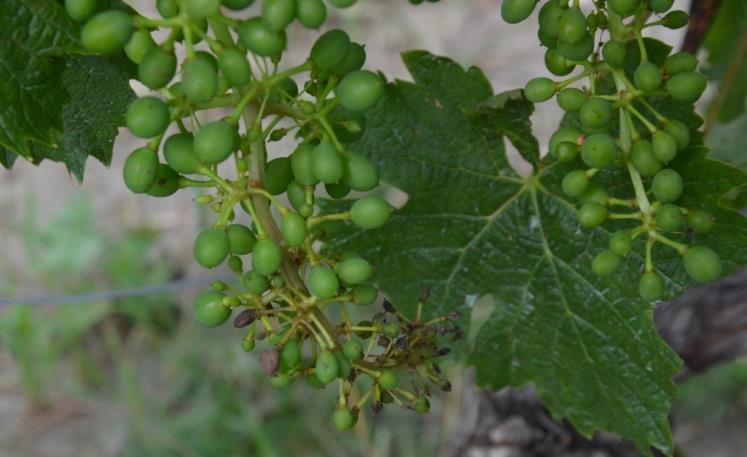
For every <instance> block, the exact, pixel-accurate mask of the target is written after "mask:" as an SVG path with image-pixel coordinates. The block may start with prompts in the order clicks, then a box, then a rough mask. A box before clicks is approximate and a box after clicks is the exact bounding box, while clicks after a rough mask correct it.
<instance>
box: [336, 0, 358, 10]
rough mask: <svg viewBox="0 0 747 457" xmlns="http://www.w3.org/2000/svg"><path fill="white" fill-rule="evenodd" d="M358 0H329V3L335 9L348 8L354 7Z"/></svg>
mask: <svg viewBox="0 0 747 457" xmlns="http://www.w3.org/2000/svg"><path fill="white" fill-rule="evenodd" d="M357 1H358V0H329V3H330V4H331V5H332V6H334V7H335V8H348V7H350V6H353V5H355V2H357Z"/></svg>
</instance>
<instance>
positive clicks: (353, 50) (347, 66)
mask: <svg viewBox="0 0 747 457" xmlns="http://www.w3.org/2000/svg"><path fill="white" fill-rule="evenodd" d="M365 62H366V49H365V48H364V47H363V46H362V45H360V44H358V43H354V42H351V43H350V48H348V53H347V54H346V55H345V58H344V59H343V61H342V62H341V63H340V64H339V65H337V66H336V67H335V68H333V69H332V73H333V74H335V75H336V76H338V77H340V78H341V77H344V76H345V75H347V74H348V73H352V72H354V71H357V70H360V69H361V68H362V67H363V64H364V63H365Z"/></svg>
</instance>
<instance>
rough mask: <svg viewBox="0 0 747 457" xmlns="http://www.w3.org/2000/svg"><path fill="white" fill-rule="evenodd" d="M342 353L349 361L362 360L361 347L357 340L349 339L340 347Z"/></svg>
mask: <svg viewBox="0 0 747 457" xmlns="http://www.w3.org/2000/svg"><path fill="white" fill-rule="evenodd" d="M342 352H343V354H345V357H347V358H348V359H349V360H360V359H361V358H363V345H362V344H361V342H360V341H359V340H357V339H349V340H347V341H345V343H344V344H343V345H342Z"/></svg>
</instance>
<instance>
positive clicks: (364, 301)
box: [351, 284, 379, 306]
mask: <svg viewBox="0 0 747 457" xmlns="http://www.w3.org/2000/svg"><path fill="white" fill-rule="evenodd" d="M378 295H379V292H378V291H377V290H376V288H375V287H374V286H372V285H370V284H360V285H358V286H355V287H354V288H353V298H352V300H351V301H352V302H353V303H355V304H356V305H360V306H368V305H370V304H371V303H373V302H374V301H376V297H378Z"/></svg>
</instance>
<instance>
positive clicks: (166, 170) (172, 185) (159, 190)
mask: <svg viewBox="0 0 747 457" xmlns="http://www.w3.org/2000/svg"><path fill="white" fill-rule="evenodd" d="M177 190H179V173H177V172H176V171H174V169H173V168H171V167H170V166H168V165H166V164H165V163H160V164H158V170H157V171H156V180H155V182H154V183H153V185H152V186H150V189H148V191H147V192H146V193H147V194H148V195H150V196H151V197H168V196H169V195H173V194H174V193H176V191H177Z"/></svg>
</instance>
